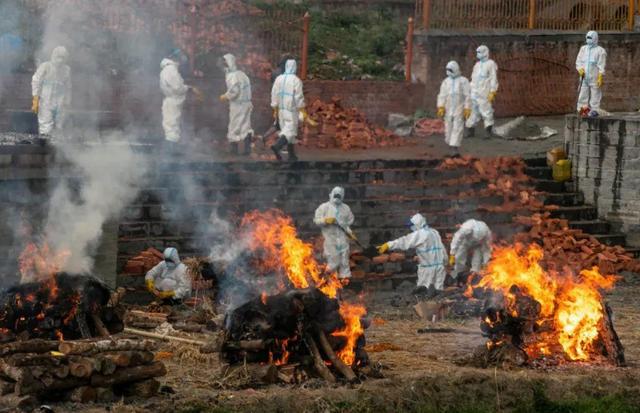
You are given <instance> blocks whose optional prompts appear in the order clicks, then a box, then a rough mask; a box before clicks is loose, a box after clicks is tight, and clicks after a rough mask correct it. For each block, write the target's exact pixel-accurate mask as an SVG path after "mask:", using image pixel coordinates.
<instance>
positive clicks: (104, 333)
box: [91, 314, 111, 337]
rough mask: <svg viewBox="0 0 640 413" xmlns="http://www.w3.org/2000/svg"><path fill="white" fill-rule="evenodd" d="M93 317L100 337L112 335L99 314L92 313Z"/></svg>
mask: <svg viewBox="0 0 640 413" xmlns="http://www.w3.org/2000/svg"><path fill="white" fill-rule="evenodd" d="M91 319H92V320H93V325H94V326H95V328H96V331H97V332H98V335H99V336H100V337H109V336H110V335H111V333H109V330H107V327H105V325H104V323H103V322H102V319H101V318H100V316H99V315H97V314H91Z"/></svg>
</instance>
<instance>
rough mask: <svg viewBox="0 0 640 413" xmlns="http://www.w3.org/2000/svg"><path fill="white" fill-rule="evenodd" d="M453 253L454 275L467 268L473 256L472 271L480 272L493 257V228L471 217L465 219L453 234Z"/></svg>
mask: <svg viewBox="0 0 640 413" xmlns="http://www.w3.org/2000/svg"><path fill="white" fill-rule="evenodd" d="M451 255H453V256H454V257H455V265H454V268H453V274H452V277H453V278H454V279H457V278H458V275H459V274H460V273H461V272H462V271H464V270H465V268H466V266H467V262H468V261H469V258H471V271H473V272H478V271H480V270H482V268H483V267H484V266H485V265H487V263H488V262H489V259H491V230H490V229H489V227H488V226H487V224H485V223H484V222H482V221H477V220H475V219H470V220H467V221H465V222H464V223H463V224H462V226H461V227H460V229H458V231H456V233H455V234H454V235H453V240H452V241H451Z"/></svg>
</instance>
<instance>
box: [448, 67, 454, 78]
mask: <svg viewBox="0 0 640 413" xmlns="http://www.w3.org/2000/svg"><path fill="white" fill-rule="evenodd" d="M447 76H449V77H450V78H451V79H453V78H454V77H455V75H454V74H453V70H451V69H447Z"/></svg>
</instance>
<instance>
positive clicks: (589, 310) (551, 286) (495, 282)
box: [467, 244, 618, 361]
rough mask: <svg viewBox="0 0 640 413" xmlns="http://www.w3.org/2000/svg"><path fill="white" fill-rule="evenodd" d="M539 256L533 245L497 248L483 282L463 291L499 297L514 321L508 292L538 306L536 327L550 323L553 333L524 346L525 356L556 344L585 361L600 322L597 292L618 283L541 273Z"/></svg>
mask: <svg viewBox="0 0 640 413" xmlns="http://www.w3.org/2000/svg"><path fill="white" fill-rule="evenodd" d="M543 256H544V252H543V250H542V248H541V247H540V246H538V245H537V244H532V245H530V246H529V247H528V248H525V247H524V246H522V245H520V244H517V245H516V246H515V247H503V248H497V249H496V250H495V251H494V254H493V257H492V260H491V262H490V263H489V265H488V266H487V269H486V271H485V272H484V275H483V277H482V278H481V279H480V280H479V281H478V282H477V283H476V284H475V285H473V286H471V287H470V289H469V290H468V291H467V294H468V295H469V294H470V292H471V290H472V289H473V288H479V287H485V288H489V289H491V290H495V291H498V292H500V293H502V295H503V296H504V301H505V308H506V309H507V311H508V312H510V313H511V314H512V315H514V316H517V315H518V313H517V312H518V310H517V307H516V305H515V300H516V297H515V295H514V294H513V293H512V291H511V290H512V287H513V286H517V287H518V288H519V290H520V291H521V292H522V293H524V294H525V295H527V296H529V297H531V298H533V299H534V300H535V301H537V302H538V303H539V304H540V315H539V318H540V319H538V320H536V321H537V322H538V323H539V324H540V323H542V322H544V321H545V320H552V322H553V331H552V332H551V333H547V334H541V335H540V336H539V338H538V342H536V343H532V344H530V345H528V347H527V348H526V349H525V351H526V352H527V353H528V354H529V355H535V354H540V353H542V354H549V353H550V350H549V349H550V348H553V347H554V344H560V345H561V346H562V349H563V351H564V353H565V355H566V356H567V357H568V358H569V359H571V360H581V361H586V360H589V359H590V358H591V357H590V351H591V350H592V346H593V343H594V341H595V340H596V339H597V338H598V336H599V332H598V324H599V323H600V322H601V320H602V319H603V316H604V308H603V305H602V294H601V290H607V289H611V288H613V285H614V284H615V282H616V280H617V279H618V277H616V276H613V275H602V274H600V272H599V271H598V268H597V267H594V268H592V269H591V270H588V269H585V270H582V271H581V272H580V274H579V275H575V274H574V273H573V272H572V271H570V270H569V269H565V270H564V272H563V273H562V274H560V273H557V272H555V271H545V270H544V269H543V268H542V266H541V265H540V262H541V260H542V258H543Z"/></svg>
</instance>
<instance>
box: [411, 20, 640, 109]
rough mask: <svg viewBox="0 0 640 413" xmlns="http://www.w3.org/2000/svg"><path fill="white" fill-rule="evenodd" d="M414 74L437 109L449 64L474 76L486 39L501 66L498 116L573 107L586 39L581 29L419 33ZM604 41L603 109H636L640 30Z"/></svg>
mask: <svg viewBox="0 0 640 413" xmlns="http://www.w3.org/2000/svg"><path fill="white" fill-rule="evenodd" d="M414 44H415V47H414V55H415V57H414V64H413V73H414V74H415V76H417V78H418V79H419V80H420V81H421V82H423V83H424V86H425V96H424V97H425V102H424V106H425V107H426V108H428V109H430V110H432V111H435V105H436V103H435V102H436V96H437V93H438V90H439V88H440V82H441V81H442V79H443V78H444V77H445V69H444V68H445V66H446V64H447V62H448V61H450V60H457V61H458V63H459V64H460V67H461V68H462V71H463V74H464V75H465V76H467V77H471V71H472V69H473V65H474V63H475V49H476V48H477V47H478V46H479V45H481V44H486V45H487V46H489V48H490V49H491V52H492V53H491V54H492V58H493V59H494V60H495V61H496V62H497V63H498V65H499V67H500V72H499V80H500V91H499V92H498V98H497V100H496V112H497V115H498V116H518V115H549V114H563V113H570V112H572V111H573V110H574V109H575V104H576V97H577V88H578V76H577V74H576V71H575V60H576V56H577V55H578V51H579V48H580V46H581V45H582V44H584V34H583V33H554V32H544V33H541V32H533V33H532V32H526V33H521V34H518V33H506V32H505V33H500V32H494V33H473V35H470V34H463V33H443V32H438V31H433V32H430V33H428V34H425V33H419V34H416V36H415V41H414ZM600 44H601V45H602V46H603V47H604V48H605V49H606V50H607V52H608V56H609V60H608V64H607V74H606V76H605V86H604V101H603V108H604V109H606V110H609V111H630V110H637V108H638V106H639V105H640V98H639V97H638V95H639V94H640V71H638V69H637V66H636V65H634V64H633V62H637V61H639V59H640V33H612V34H603V35H601V37H600Z"/></svg>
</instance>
